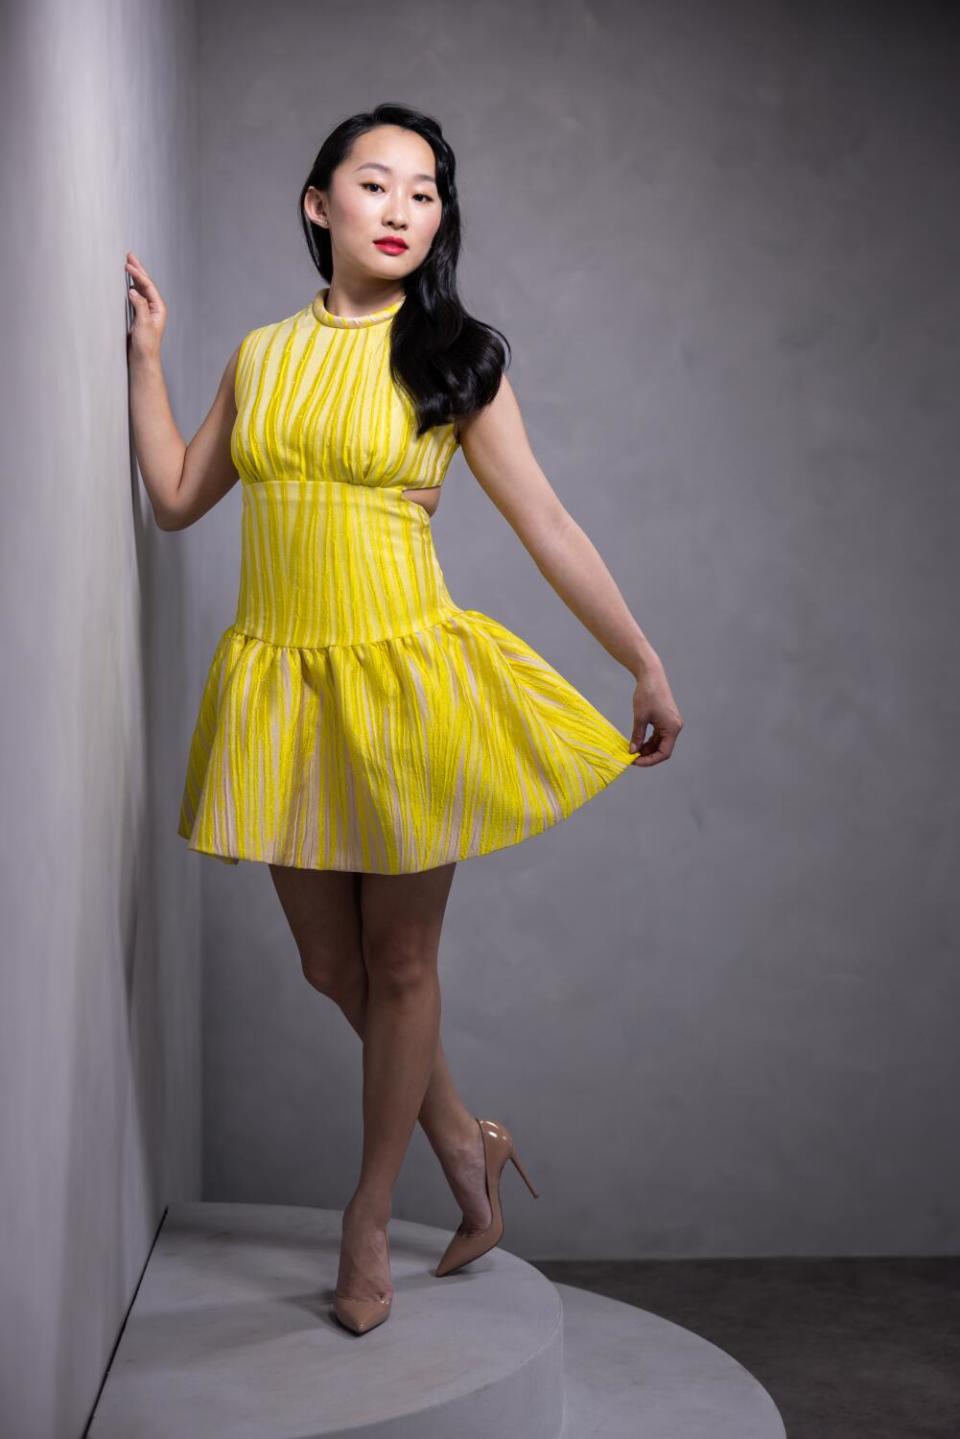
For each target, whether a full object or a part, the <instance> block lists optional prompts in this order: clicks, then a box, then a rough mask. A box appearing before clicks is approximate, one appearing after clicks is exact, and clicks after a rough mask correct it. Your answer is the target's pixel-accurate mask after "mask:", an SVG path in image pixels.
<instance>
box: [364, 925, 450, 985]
mask: <svg viewBox="0 0 960 1439" xmlns="http://www.w3.org/2000/svg"><path fill="white" fill-rule="evenodd" d="M363 959H364V963H365V965H366V972H367V979H368V982H369V983H370V985H372V986H373V985H375V986H377V987H378V988H379V989H381V990H389V991H391V992H393V993H395V994H407V993H410V992H412V991H415V990H417V989H420V988H421V987H422V986H423V985H424V984H429V983H432V982H433V981H434V980H435V979H436V975H437V936H436V934H435V933H434V932H433V930H432V927H426V926H420V925H414V926H411V927H406V926H404V927H402V928H394V929H393V930H392V931H391V932H390V933H386V934H380V935H367V934H364V936H363Z"/></svg>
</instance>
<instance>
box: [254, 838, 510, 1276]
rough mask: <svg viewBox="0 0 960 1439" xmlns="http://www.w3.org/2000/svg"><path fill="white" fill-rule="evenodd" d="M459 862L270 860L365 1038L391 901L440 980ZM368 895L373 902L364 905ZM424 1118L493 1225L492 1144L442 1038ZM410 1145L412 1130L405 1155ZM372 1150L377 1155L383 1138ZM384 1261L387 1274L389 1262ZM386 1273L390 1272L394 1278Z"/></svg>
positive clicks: (318, 977)
mask: <svg viewBox="0 0 960 1439" xmlns="http://www.w3.org/2000/svg"><path fill="white" fill-rule="evenodd" d="M454 867H455V866H454V864H450V865H445V866H441V867H439V868H438V869H436V870H429V871H425V872H424V873H423V874H422V875H396V876H394V875H363V876H361V875H360V874H357V873H351V872H347V871H337V870H310V869H297V868H294V867H290V866H285V865H274V864H271V865H270V873H271V877H272V879H273V882H274V886H275V888H276V890H277V895H278V898H279V899H280V903H281V905H282V907H283V910H284V913H285V914H286V917H287V920H288V922H289V924H290V928H291V930H292V932H293V936H294V939H295V942H296V944H297V948H298V950H299V953H300V959H301V964H302V967H303V972H304V975H305V976H306V978H307V980H308V981H309V982H310V983H311V984H312V985H313V986H314V987H315V988H316V989H318V990H319V991H320V992H321V993H323V994H325V995H327V996H329V997H330V998H331V999H333V1000H335V1002H336V1003H337V1004H338V1006H339V1007H340V1008H341V1009H342V1010H343V1013H344V1015H345V1017H346V1018H347V1020H348V1022H349V1023H350V1024H351V1026H352V1027H353V1028H354V1029H355V1030H356V1032H357V1033H358V1034H359V1035H360V1037H361V1038H364V1037H365V1034H366V1028H367V1010H368V1005H369V997H370V978H369V972H368V971H369V967H371V966H372V967H373V968H374V969H376V970H377V972H378V973H379V972H380V971H382V970H383V969H384V966H383V965H382V964H378V956H379V955H380V953H381V951H383V950H384V949H386V950H387V951H388V952H389V950H390V948H391V944H390V934H391V932H392V931H391V919H390V915H391V912H392V910H391V905H392V906H393V910H394V911H396V913H397V915H398V919H397V927H398V932H399V930H405V931H406V936H407V938H406V944H407V947H410V946H411V945H412V944H413V943H414V942H415V941H414V940H413V938H412V936H413V935H415V934H419V935H420V936H421V937H423V936H428V937H429V945H428V948H429V947H430V946H432V950H433V960H432V967H433V969H434V979H435V978H436V976H435V966H436V952H437V949H438V947H439V934H440V926H441V923H442V918H443V910H444V907H445V905H446V899H447V895H448V894H449V889H450V884H451V883H452V878H453V870H454ZM378 882H383V883H378ZM405 886H407V887H410V888H408V889H405V888H404V887H405ZM364 887H365V888H364ZM398 887H399V888H398ZM362 893H363V895H364V899H365V901H366V902H365V903H361V894H362ZM418 895H419V898H418ZM397 901H400V903H399V905H398V904H397ZM405 914H406V915H407V916H409V915H411V914H412V916H413V920H414V922H413V923H408V922H406V921H405V919H404V915H405ZM431 916H432V917H431ZM365 917H366V923H365V922H364V921H365ZM401 963H402V961H401ZM376 1090H377V1079H376V1076H375V1077H374V1080H373V1084H372V1092H373V1093H374V1094H375V1093H376ZM417 1117H419V1119H420V1122H421V1124H422V1125H423V1128H424V1131H425V1133H426V1134H427V1137H428V1139H429V1140H430V1144H431V1146H432V1147H433V1149H434V1152H435V1153H436V1155H437V1157H438V1159H439V1160H440V1162H441V1165H442V1166H443V1169H444V1172H445V1174H446V1176H447V1179H448V1180H449V1182H450V1184H451V1187H452V1189H453V1192H454V1195H455V1197H456V1199H457V1202H458V1203H459V1205H460V1207H461V1209H462V1210H463V1214H464V1219H465V1227H466V1228H468V1229H471V1230H472V1229H484V1228H486V1226H487V1225H488V1224H489V1222H490V1203H489V1200H488V1198H487V1194H486V1185H485V1182H484V1165H483V1145H482V1142H481V1140H480V1134H479V1130H478V1128H477V1125H476V1123H475V1121H474V1119H473V1117H472V1115H471V1114H470V1113H469V1111H468V1110H467V1109H466V1107H465V1106H464V1104H463V1101H462V1100H461V1099H460V1096H459V1094H458V1093H457V1090H456V1086H455V1085H454V1083H453V1079H452V1077H451V1075H450V1071H449V1068H448V1066H447V1062H446V1057H445V1055H444V1053H443V1049H442V1045H441V1044H440V1040H439V1034H438V1035H437V1041H436V1046H435V1050H434V1057H433V1064H432V1067H431V1070H430V1075H429V1081H428V1085H427V1089H426V1091H425V1093H424V1094H423V1097H422V1100H421V1103H420V1108H419V1113H418V1116H417ZM408 1142H409V1132H408V1134H407V1140H406V1141H405V1143H404V1145H403V1149H402V1150H401V1160H402V1154H403V1152H404V1151H405V1149H406V1144H407V1143H408ZM372 1148H373V1151H374V1154H376V1149H377V1145H376V1141H375V1140H374V1141H373V1142H372ZM365 1162H366V1147H365ZM388 1169H389V1165H388ZM368 1170H369V1166H368ZM394 1177H395V1176H394ZM345 1218H346V1216H345ZM361 1228H362V1226H361ZM368 1238H369V1236H368ZM373 1242H374V1244H375V1245H379V1246H380V1250H382V1248H383V1245H382V1236H381V1239H380V1240H377V1239H376V1236H373ZM374 1259H375V1260H376V1255H374ZM374 1267H376V1262H375V1264H374ZM380 1267H381V1272H382V1262H381V1264H380ZM386 1278H387V1276H386V1275H383V1280H384V1282H385V1281H386ZM338 1287H341V1290H342V1292H344V1293H351V1294H356V1295H358V1296H361V1295H362V1294H363V1293H364V1292H366V1293H369V1294H372V1293H375V1292H379V1291H378V1290H377V1289H376V1287H375V1286H370V1287H368V1288H367V1289H366V1291H365V1290H364V1289H363V1287H362V1286H361V1287H354V1288H349V1287H348V1283H347V1279H346V1276H345V1277H344V1283H343V1285H342V1286H340V1285H339V1284H338Z"/></svg>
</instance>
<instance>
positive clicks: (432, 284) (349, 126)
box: [300, 104, 510, 439]
mask: <svg viewBox="0 0 960 1439" xmlns="http://www.w3.org/2000/svg"><path fill="white" fill-rule="evenodd" d="M376 125H401V126H403V127H404V128H405V129H407V130H415V131H416V133H417V134H418V135H422V136H423V138H424V139H425V140H426V142H427V144H428V145H429V146H430V148H431V149H432V150H433V153H434V156H435V157H436V162H437V165H436V168H437V189H438V191H439V192H440V201H441V204H442V207H443V208H442V212H441V219H440V224H439V226H438V228H437V233H436V235H435V236H434V238H433V244H432V245H431V247H430V253H429V254H428V255H427V258H426V259H425V260H424V262H423V264H422V265H420V266H419V267H418V268H417V269H416V270H414V271H412V273H411V274H409V275H408V276H407V277H406V280H405V282H404V289H405V290H406V298H405V300H404V302H403V304H402V305H401V306H400V309H399V310H398V311H397V313H396V314H395V315H394V317H393V319H392V320H391V322H390V369H391V373H392V375H393V378H394V379H395V380H396V381H397V383H398V384H399V385H401V386H402V387H403V389H405V390H406V392H407V394H408V395H409V397H410V400H411V403H412V404H413V406H414V409H415V410H416V414H417V422H418V423H417V438H418V439H419V437H420V436H421V435H423V434H424V433H425V432H426V431H427V430H429V429H430V428H431V427H432V426H434V425H442V424H448V423H450V422H451V421H454V422H455V421H456V420H457V419H458V418H460V417H461V416H465V415H469V414H472V413H473V412H474V411H475V410H478V409H481V408H482V407H483V406H484V405H486V404H488V403H489V401H490V400H492V399H493V397H494V395H495V394H496V393H497V390H498V388H499V386H500V380H501V377H502V375H503V371H504V369H505V368H506V365H507V363H508V361H507V352H508V351H509V350H510V343H509V341H508V340H507V338H506V336H505V335H503V334H502V333H501V331H500V330H497V329H494V328H493V326H492V325H485V324H484V323H483V322H482V321H481V320H476V319H474V318H473V316H472V315H468V314H467V312H466V310H465V309H464V308H463V304H462V303H461V300H460V297H459V295H458V294H457V260H458V259H459V256H460V204H459V201H458V199H457V187H456V183H455V180H454V175H455V171H456V160H455V158H454V154H453V151H452V150H451V148H450V146H449V144H448V143H447V141H446V140H445V139H444V137H443V131H442V130H441V128H440V125H439V123H438V121H436V120H435V119H434V118H433V117H432V116H430V115H425V114H423V112H422V111H420V110H412V109H410V108H409V106H407V105H392V104H384V105H377V107H376V108H375V109H373V110H365V111H361V112H360V113H359V114H356V115H351V116H350V117H349V119H346V120H343V121H342V122H341V123H340V124H339V125H337V127H336V128H335V129H334V130H331V132H330V134H329V135H328V136H327V138H326V139H325V140H324V142H323V144H322V145H321V147H320V150H319V153H318V154H317V158H316V159H315V160H314V162H313V165H312V167H311V170H310V174H309V175H308V176H307V179H306V182H305V183H304V186H303V189H302V190H301V191H300V220H301V222H302V224H303V230H304V234H305V235H306V237H307V248H308V249H309V251H310V255H311V257H312V259H313V262H314V264H315V265H316V267H317V269H318V270H319V271H320V274H321V275H322V276H323V278H324V279H325V280H327V281H328V282H329V281H330V280H332V278H333V253H332V246H331V242H330V231H329V230H327V229H325V228H324V227H323V226H322V225H315V224H314V223H313V221H312V220H311V219H310V218H309V216H308V215H307V214H306V212H305V211H304V208H303V202H304V199H305V198H306V194H307V191H308V190H309V189H310V187H311V185H313V186H315V187H316V188H317V189H318V190H329V188H330V181H331V178H332V175H333V172H334V170H335V169H336V168H337V166H338V165H340V164H341V163H342V162H343V161H344V160H345V159H347V158H348V157H349V154H350V150H351V147H352V145H353V142H354V140H355V139H356V138H357V136H358V135H362V134H363V133H364V132H365V131H367V130H372V129H373V128H374V126H376ZM501 341H502V343H501ZM504 347H506V349H505V348H504Z"/></svg>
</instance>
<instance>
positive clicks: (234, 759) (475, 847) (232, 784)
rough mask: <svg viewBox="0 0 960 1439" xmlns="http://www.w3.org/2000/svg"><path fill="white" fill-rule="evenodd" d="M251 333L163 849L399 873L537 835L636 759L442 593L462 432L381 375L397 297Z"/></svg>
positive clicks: (564, 687) (608, 727) (522, 650)
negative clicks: (217, 565)
mask: <svg viewBox="0 0 960 1439" xmlns="http://www.w3.org/2000/svg"><path fill="white" fill-rule="evenodd" d="M328 293H329V291H328V289H323V290H319V291H317V293H316V295H315V296H314V298H313V300H312V301H311V302H310V303H309V304H308V305H306V306H304V308H303V309H302V310H299V311H298V312H297V313H296V314H294V315H291V316H289V317H288V318H286V319H283V320H279V321H277V322H275V323H273V324H268V325H262V326H260V327H259V328H258V329H254V330H251V331H250V332H249V333H248V334H247V335H245V336H244V339H243V341H242V344H241V347H240V353H239V356H238V362H237V375H236V389H235V394H236V402H237V418H236V423H235V425H234V428H233V433H232V435H231V441H230V448H231V456H232V459H233V462H234V465H235V466H236V469H237V473H238V474H239V476H240V480H241V493H242V518H241V569H240V590H239V596H238V600H237V609H236V617H235V619H234V622H233V624H232V625H230V627H229V628H228V629H227V630H225V631H224V633H223V634H222V635H221V637H220V639H219V641H218V643H217V646H216V649H215V651H214V654H213V658H212V661H211V664H210V669H209V673H208V675H207V679H206V683H205V686H204V688H203V692H202V696H201V699H200V705H199V713H198V715H197V720H196V725H195V728H194V731H193V737H192V740H191V744H190V751H189V757H188V760H187V773H186V780H185V783H184V788H183V797H182V800H181V808H180V819H179V825H178V831H177V832H178V834H180V835H182V836H183V838H184V839H186V840H187V841H188V844H189V848H190V849H193V850H197V851H199V852H201V853H204V854H210V855H214V856H215V857H216V858H218V859H221V860H224V861H226V862H227V863H231V864H236V863H237V862H238V861H239V860H241V859H247V860H260V861H272V862H274V863H277V864H284V865H294V866H297V867H299V868H307V869H339V870H362V871H367V872H370V873H375V874H403V873H407V872H410V871H415V870H424V869H430V868H432V867H433V866H435V865H440V864H445V863H447V862H448V861H450V860H460V859H467V858H469V857H470V856H472V855H478V854H485V853H487V852H488V851H489V850H494V849H501V848H503V847H504V846H506V845H512V844H517V843H518V842H519V841H521V840H524V839H527V838H529V837H530V836H531V835H535V834H539V833H540V832H541V831H542V830H544V829H546V828H547V827H548V826H550V825H553V824H556V823H557V822H558V821H559V820H561V819H565V818H566V817H567V816H568V815H569V814H570V813H571V812H572V811H573V810H575V809H576V808H578V807H579V806H580V805H582V804H584V803H585V802H586V801H587V800H589V799H592V798H593V796H594V795H595V794H597V793H598V792H599V791H600V790H601V789H603V788H604V787H605V786H606V785H608V784H609V783H610V782H611V781H612V780H614V779H616V778H617V776H618V775H620V774H623V773H624V771H625V770H626V769H627V768H628V767H629V766H631V765H632V763H633V761H634V760H635V758H636V755H634V754H631V753H630V751H629V749H628V744H629V737H624V736H623V735H622V734H620V733H619V731H618V730H617V729H616V728H615V727H614V726H613V725H612V724H611V723H610V721H609V720H607V719H606V718H605V717H604V716H603V715H602V714H601V713H600V712H599V711H598V710H596V709H595V708H594V707H593V706H592V705H591V704H590V703H589V701H588V700H586V699H585V698H584V697H583V695H581V694H579V693H578V691H577V690H576V689H575V688H574V687H573V686H572V685H571V684H570V683H569V682H568V681H567V680H566V679H564V677H563V676H562V675H561V674H559V673H558V671H557V670H555V669H554V668H553V667H552V666H551V665H550V664H548V663H547V661H546V660H545V659H544V658H543V657H542V656H541V655H539V654H537V652H536V651H535V650H533V649H531V647H530V646H529V645H528V644H527V643H526V642H525V641H524V640H522V639H521V638H520V637H519V636H518V635H516V634H513V633H512V632H511V631H510V630H508V629H507V628H505V626H504V625H502V624H500V623H499V622H498V621H497V620H495V619H492V618H491V617H490V616H489V615H486V614H482V613H480V612H479V611H478V610H469V609H466V610H465V609H461V608H460V607H459V605H457V604H455V603H454V601H453V600H452V599H451V597H450V593H449V591H448V589H447V586H446V582H445V579H444V576H443V572H442V571H441V568H440V565H439V562H438V560H437V555H436V552H435V550H434V544H433V533H432V529H431V519H430V515H429V514H428V512H427V510H426V509H425V508H424V507H423V505H421V504H419V503H417V501H416V500H412V499H409V498H406V497H405V496H403V495H402V494H401V491H402V490H403V489H412V488H418V489H419V488H426V487H428V486H429V487H434V486H436V487H439V486H440V485H441V484H442V483H443V479H444V475H445V474H446V471H447V468H448V466H449V464H450V460H451V459H452V457H453V454H454V452H455V450H456V449H457V439H456V436H455V434H454V430H453V425H452V424H447V425H443V426H440V427H437V428H434V429H432V430H429V431H428V432H427V433H426V434H425V435H423V436H421V437H420V438H419V439H417V437H416V420H415V414H414V410H413V406H412V405H411V404H410V402H409V400H408V398H407V397H406V395H404V393H403V392H402V391H401V390H400V388H399V387H398V386H397V385H396V384H395V383H394V381H393V380H392V377H391V375H390V369H389V359H390V321H391V319H392V317H393V315H394V314H396V312H397V310H398V309H399V308H400V306H401V305H402V304H403V302H404V301H403V298H401V299H400V300H399V301H397V302H396V303H395V304H392V305H390V306H388V307H386V308H385V309H381V310H378V311H376V312H374V313H372V314H367V315H364V316H361V317H360V318H356V319H354V318H346V317H344V316H341V315H334V314H331V312H330V311H329V310H327V309H326V306H325V303H324V302H325V300H326V298H327V296H328Z"/></svg>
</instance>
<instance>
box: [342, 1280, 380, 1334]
mask: <svg viewBox="0 0 960 1439" xmlns="http://www.w3.org/2000/svg"><path fill="white" fill-rule="evenodd" d="M392 1305H393V1295H392V1294H384V1295H380V1296H379V1297H378V1298H376V1299H351V1298H350V1297H349V1296H348V1295H346V1294H338V1293H337V1291H336V1290H334V1292H333V1312H334V1314H335V1315H336V1316H337V1318H338V1319H339V1321H340V1323H341V1324H342V1325H343V1326H344V1328H346V1329H351V1330H352V1331H353V1333H354V1334H366V1332H367V1330H368V1329H376V1327H377V1325H378V1324H382V1323H383V1321H384V1320H385V1319H388V1318H389V1316H390V1309H391V1307H392Z"/></svg>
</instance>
